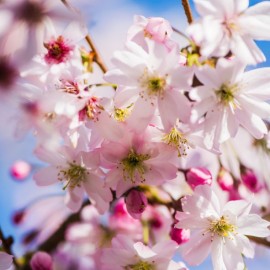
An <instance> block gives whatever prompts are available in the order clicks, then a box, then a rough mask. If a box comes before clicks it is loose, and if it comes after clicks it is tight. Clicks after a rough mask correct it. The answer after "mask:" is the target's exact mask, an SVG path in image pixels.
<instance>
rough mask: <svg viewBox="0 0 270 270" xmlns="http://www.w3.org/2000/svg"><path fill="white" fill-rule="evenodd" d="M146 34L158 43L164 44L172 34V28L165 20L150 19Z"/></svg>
mask: <svg viewBox="0 0 270 270" xmlns="http://www.w3.org/2000/svg"><path fill="white" fill-rule="evenodd" d="M145 33H146V35H147V34H148V35H149V36H150V37H151V38H152V39H153V40H155V41H157V42H160V43H162V42H164V41H165V40H166V39H168V37H169V36H170V35H171V34H172V28H171V26H170V24H169V22H168V21H166V20H164V19H163V18H149V20H148V24H147V25H146V27H145Z"/></svg>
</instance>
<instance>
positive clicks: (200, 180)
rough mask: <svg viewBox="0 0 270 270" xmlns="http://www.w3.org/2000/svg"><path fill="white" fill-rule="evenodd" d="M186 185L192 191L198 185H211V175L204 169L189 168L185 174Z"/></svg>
mask: <svg viewBox="0 0 270 270" xmlns="http://www.w3.org/2000/svg"><path fill="white" fill-rule="evenodd" d="M186 179H187V183H188V184H189V185H190V187H191V188H192V189H193V190H194V189H195V187H197V186H199V185H211V184H212V175H211V173H210V172H209V171H208V170H207V169H206V168H200V167H198V168H191V169H189V170H188V171H187V173H186Z"/></svg>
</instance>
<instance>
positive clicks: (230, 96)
mask: <svg viewBox="0 0 270 270" xmlns="http://www.w3.org/2000/svg"><path fill="white" fill-rule="evenodd" d="M238 90H239V86H238V85H237V84H233V85H230V84H222V85H221V87H220V88H219V89H218V90H216V91H215V92H216V96H217V98H218V100H219V102H220V103H222V104H223V105H226V106H228V105H229V104H232V105H233V106H234V107H236V102H235V98H234V95H235V93H236V92H237V91H238Z"/></svg>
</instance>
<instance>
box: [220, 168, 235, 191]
mask: <svg viewBox="0 0 270 270" xmlns="http://www.w3.org/2000/svg"><path fill="white" fill-rule="evenodd" d="M217 182H218V184H219V186H220V187H221V188H222V189H223V190H225V191H230V190H232V189H233V182H234V181H233V177H232V175H231V174H230V173H229V172H228V171H227V170H226V169H225V168H223V167H222V168H221V169H220V171H219V173H218V176H217Z"/></svg>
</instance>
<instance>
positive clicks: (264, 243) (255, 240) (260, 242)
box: [248, 236, 270, 247]
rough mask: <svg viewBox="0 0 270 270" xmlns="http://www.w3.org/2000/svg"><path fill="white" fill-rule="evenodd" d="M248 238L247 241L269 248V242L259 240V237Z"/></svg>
mask: <svg viewBox="0 0 270 270" xmlns="http://www.w3.org/2000/svg"><path fill="white" fill-rule="evenodd" d="M248 238H249V240H251V241H253V242H255V243H256V244H259V245H263V246H266V247H270V242H268V241H267V240H266V239H265V238H260V237H255V236H248Z"/></svg>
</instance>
